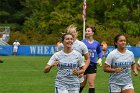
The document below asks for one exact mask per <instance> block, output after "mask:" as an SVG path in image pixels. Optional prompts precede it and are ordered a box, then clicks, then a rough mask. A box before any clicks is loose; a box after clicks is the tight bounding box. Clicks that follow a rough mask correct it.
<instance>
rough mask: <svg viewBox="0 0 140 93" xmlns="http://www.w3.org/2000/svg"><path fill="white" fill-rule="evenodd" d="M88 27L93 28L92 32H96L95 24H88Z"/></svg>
mask: <svg viewBox="0 0 140 93" xmlns="http://www.w3.org/2000/svg"><path fill="white" fill-rule="evenodd" d="M86 28H91V30H92V32H94V33H95V32H96V28H95V26H87V27H86Z"/></svg>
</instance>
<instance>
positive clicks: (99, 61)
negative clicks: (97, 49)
mask: <svg viewBox="0 0 140 93" xmlns="http://www.w3.org/2000/svg"><path fill="white" fill-rule="evenodd" d="M97 63H98V64H99V66H102V59H101V58H99V59H98V61H97Z"/></svg>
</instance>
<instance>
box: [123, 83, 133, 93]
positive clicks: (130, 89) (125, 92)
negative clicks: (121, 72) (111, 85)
mask: <svg viewBox="0 0 140 93" xmlns="http://www.w3.org/2000/svg"><path fill="white" fill-rule="evenodd" d="M122 93H135V92H134V87H133V85H132V84H129V85H126V86H125V87H123V89H122Z"/></svg>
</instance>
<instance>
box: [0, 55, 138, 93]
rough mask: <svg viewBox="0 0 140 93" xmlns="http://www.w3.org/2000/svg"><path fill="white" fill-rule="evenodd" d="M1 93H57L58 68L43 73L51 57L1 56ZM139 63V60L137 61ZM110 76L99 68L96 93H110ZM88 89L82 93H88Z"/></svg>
mask: <svg viewBox="0 0 140 93" xmlns="http://www.w3.org/2000/svg"><path fill="white" fill-rule="evenodd" d="M0 59H1V60H3V61H4V63H0V93H55V92H54V79H55V76H56V71H57V70H56V68H53V69H52V70H51V72H50V73H48V74H45V73H43V69H44V66H45V65H46V61H47V60H48V59H49V57H45V56H0ZM136 61H137V59H136ZM108 77H109V74H108V73H105V72H103V70H102V67H99V66H98V72H97V78H96V81H95V87H96V93H108ZM133 82H134V87H135V90H136V93H140V88H139V87H140V85H139V84H140V75H139V76H138V77H134V76H133ZM87 91H88V87H87V86H86V88H85V89H84V90H83V92H82V93H88V92H87Z"/></svg>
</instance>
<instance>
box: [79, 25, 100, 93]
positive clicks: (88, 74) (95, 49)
mask: <svg viewBox="0 0 140 93" xmlns="http://www.w3.org/2000/svg"><path fill="white" fill-rule="evenodd" d="M95 32H96V29H95V27H86V32H85V37H86V38H85V39H84V40H82V42H84V44H85V45H86V46H87V48H88V52H89V55H90V65H89V66H88V68H87V69H86V71H85V73H84V75H85V80H84V82H83V83H82V85H81V88H80V89H81V90H80V93H81V91H82V89H83V88H84V87H85V85H86V82H87V81H88V87H89V90H88V91H89V92H88V93H95V86H94V81H95V78H96V69H97V63H99V65H100V66H101V65H102V62H101V61H102V59H101V58H102V49H101V47H100V43H99V42H98V41H96V40H95V39H94V38H93V35H94V33H95ZM96 55H97V56H98V61H96Z"/></svg>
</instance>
